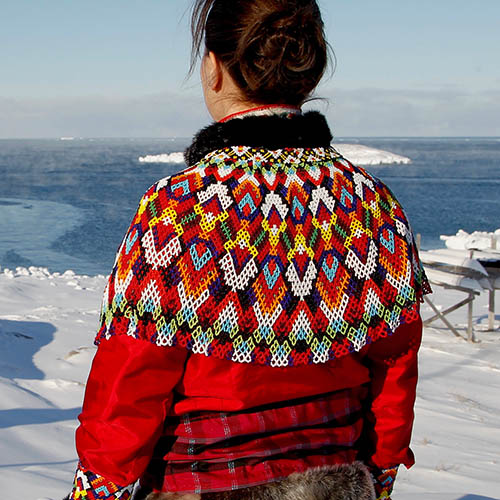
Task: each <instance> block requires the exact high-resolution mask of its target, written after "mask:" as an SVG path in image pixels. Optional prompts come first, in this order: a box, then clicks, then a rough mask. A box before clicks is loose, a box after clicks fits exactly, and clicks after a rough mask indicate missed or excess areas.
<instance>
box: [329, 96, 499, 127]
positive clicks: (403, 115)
mask: <svg viewBox="0 0 500 500" xmlns="http://www.w3.org/2000/svg"><path fill="white" fill-rule="evenodd" d="M323 95H325V97H328V98H329V105H328V107H327V108H326V110H324V111H325V112H326V114H327V115H328V118H329V121H330V124H331V126H332V129H333V131H334V134H335V135H336V136H500V118H499V117H500V99H499V97H500V92H499V91H497V90H489V91H484V92H476V93H472V92H467V91H461V90H460V89H457V88H446V89H441V90H386V89H375V88H366V89H355V90H345V89H337V90H333V91H332V90H330V91H328V92H325V93H324V94H323Z"/></svg>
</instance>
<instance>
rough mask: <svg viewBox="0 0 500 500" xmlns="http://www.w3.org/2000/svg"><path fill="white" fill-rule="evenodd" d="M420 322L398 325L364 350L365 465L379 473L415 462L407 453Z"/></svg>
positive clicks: (409, 451)
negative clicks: (367, 397) (367, 399)
mask: <svg viewBox="0 0 500 500" xmlns="http://www.w3.org/2000/svg"><path fill="white" fill-rule="evenodd" d="M421 339H422V320H421V319H420V316H419V317H418V319H417V320H416V321H413V322H411V323H405V324H403V325H401V326H400V327H399V328H398V329H397V330H396V332H395V333H394V334H393V335H392V336H390V337H387V338H384V339H381V340H378V341H377V342H375V343H374V344H372V345H371V346H370V347H369V348H368V349H367V354H366V358H365V359H366V363H367V366H368V367H369V369H370V374H371V388H370V391H371V408H370V411H369V412H368V426H367V437H368V443H367V445H368V456H367V457H366V460H367V462H368V463H369V464H372V465H375V466H376V467H379V468H381V469H385V468H390V467H395V466H397V465H399V464H404V465H406V467H410V466H411V465H413V463H414V462H415V460H414V457H413V453H412V451H411V450H410V447H409V445H410V438H411V432H412V428H413V418H414V414H413V406H414V404H415V396H416V387H417V378H418V366H417V353H418V349H419V347H420V343H421Z"/></svg>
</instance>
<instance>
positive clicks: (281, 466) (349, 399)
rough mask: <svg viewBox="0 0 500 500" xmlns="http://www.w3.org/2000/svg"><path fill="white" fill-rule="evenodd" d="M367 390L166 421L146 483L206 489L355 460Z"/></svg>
mask: <svg viewBox="0 0 500 500" xmlns="http://www.w3.org/2000/svg"><path fill="white" fill-rule="evenodd" d="M365 396H366V389H365V388H364V387H361V388H355V389H347V390H343V391H337V392H335V393H333V394H329V395H324V396H322V397H319V398H314V399H309V400H301V401H295V402H293V403H290V402H287V403H286V404H284V405H283V406H281V407H276V405H273V407H262V408H258V409H251V410H248V411H242V412H238V413H202V414H197V415H184V416H183V417H182V418H181V420H180V421H177V422H174V423H171V424H170V425H168V426H167V427H166V429H165V433H164V436H163V437H162V439H161V440H160V441H159V443H158V446H157V448H156V451H155V456H154V457H153V460H152V461H151V464H150V467H149V469H148V472H147V474H146V475H145V476H144V477H143V478H142V479H141V483H142V484H149V485H150V486H151V487H152V488H154V489H155V490H157V491H172V492H174V491H175V492H179V493H187V492H195V493H208V492H213V491H227V490H234V489H240V488H245V487H250V486H256V485H258V484H263V483H267V482H271V481H276V480H278V479H283V478H285V477H287V476H289V475H290V474H292V473H293V472H300V471H305V470H307V469H310V468H312V467H317V466H323V465H332V464H338V463H351V462H353V461H354V460H355V459H356V455H357V450H356V442H357V440H358V438H359V437H360V434H361V430H362V427H363V418H362V413H361V411H362V406H361V402H362V400H363V399H364V397H365Z"/></svg>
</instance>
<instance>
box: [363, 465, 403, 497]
mask: <svg viewBox="0 0 500 500" xmlns="http://www.w3.org/2000/svg"><path fill="white" fill-rule="evenodd" d="M370 472H371V474H372V477H373V485H374V487H375V494H376V495H377V500H391V493H392V489H393V488H394V482H395V481H396V475H397V473H398V467H391V468H390V469H376V468H371V469H370Z"/></svg>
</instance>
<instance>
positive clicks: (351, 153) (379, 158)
mask: <svg viewBox="0 0 500 500" xmlns="http://www.w3.org/2000/svg"><path fill="white" fill-rule="evenodd" d="M333 147H334V148H335V149H336V150H337V151H338V152H339V153H340V154H341V155H342V156H344V157H345V158H347V159H348V160H349V161H350V162H351V163H354V165H384V164H387V165H390V164H408V163H411V159H410V158H407V157H406V156H401V155H397V154H396V153H391V152H390V151H384V150H383V149H376V148H370V147H368V146H363V145H361V144H344V143H339V144H333Z"/></svg>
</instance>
